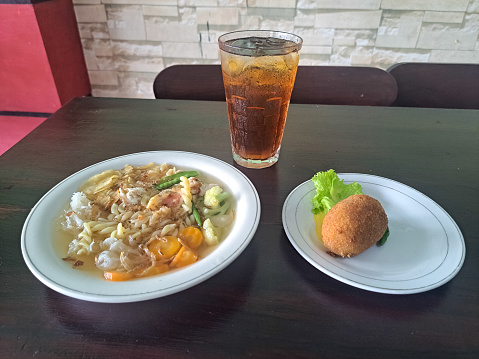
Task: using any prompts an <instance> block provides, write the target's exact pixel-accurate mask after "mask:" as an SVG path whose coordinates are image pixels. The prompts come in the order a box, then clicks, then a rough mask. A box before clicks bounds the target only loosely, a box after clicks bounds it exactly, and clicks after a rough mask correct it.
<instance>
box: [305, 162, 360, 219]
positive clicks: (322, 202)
mask: <svg viewBox="0 0 479 359" xmlns="http://www.w3.org/2000/svg"><path fill="white" fill-rule="evenodd" d="M312 181H313V183H314V185H315V186H316V195H315V196H314V197H313V208H312V209H311V212H313V214H320V213H323V214H324V215H326V213H328V212H329V210H330V209H331V208H333V206H334V205H335V204H336V203H338V202H339V201H342V200H343V199H345V198H348V197H349V196H352V195H353V194H363V190H362V188H361V185H360V184H359V183H356V182H353V183H351V184H344V183H343V180H341V179H339V177H338V175H337V174H336V172H334V170H329V171H325V172H318V173H316V174H315V175H314V176H313V178H312Z"/></svg>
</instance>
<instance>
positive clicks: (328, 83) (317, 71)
mask: <svg viewBox="0 0 479 359" xmlns="http://www.w3.org/2000/svg"><path fill="white" fill-rule="evenodd" d="M153 90H154V93H155V97H156V98H162V99H188V100H207V101H225V94H224V86H223V78H222V73H221V66H220V65H174V66H171V67H167V68H166V69H164V70H163V71H161V72H160V73H159V74H158V76H157V77H156V79H155V81H154V84H153ZM396 93H397V87H396V82H395V80H394V78H393V77H392V76H391V75H390V74H389V73H387V72H386V71H383V70H381V69H377V68H371V67H348V66H299V67H298V73H297V75H296V81H295V84H294V89H293V93H292V95H291V103H303V104H326V105H364V106H389V105H391V104H392V103H393V102H394V100H395V98H396Z"/></svg>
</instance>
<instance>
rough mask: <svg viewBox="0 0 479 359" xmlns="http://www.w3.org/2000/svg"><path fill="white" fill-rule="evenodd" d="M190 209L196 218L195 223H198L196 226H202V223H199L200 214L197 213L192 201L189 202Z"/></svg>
mask: <svg viewBox="0 0 479 359" xmlns="http://www.w3.org/2000/svg"><path fill="white" fill-rule="evenodd" d="M191 210H192V211H193V216H194V217H195V219H196V223H198V226H200V227H202V226H203V224H202V223H201V218H200V214H199V213H198V210H197V209H196V206H195V204H194V203H193V202H191Z"/></svg>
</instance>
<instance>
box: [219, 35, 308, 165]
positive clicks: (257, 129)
mask: <svg viewBox="0 0 479 359" xmlns="http://www.w3.org/2000/svg"><path fill="white" fill-rule="evenodd" d="M218 42H219V48H220V56H221V68H222V72H223V82H224V86H225V93H226V104H227V108H228V120H229V126H230V135H231V148H232V152H233V158H234V160H235V161H236V162H237V163H238V164H239V165H241V166H244V167H248V168H265V167H269V166H272V165H273V164H275V163H276V162H277V161H278V158H279V151H280V148H281V141H282V139H283V131H284V126H285V122H286V116H287V113H288V107H289V101H290V98H291V92H292V91H293V85H294V80H295V78H296V71H297V69H298V62H299V53H300V50H301V46H302V43H303V40H302V39H301V38H300V37H299V36H296V35H293V34H290V33H286V32H281V31H267V30H246V31H235V32H230V33H227V34H224V35H222V36H220V37H219V39H218Z"/></svg>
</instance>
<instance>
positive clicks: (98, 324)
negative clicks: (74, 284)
mask: <svg viewBox="0 0 479 359" xmlns="http://www.w3.org/2000/svg"><path fill="white" fill-rule="evenodd" d="M250 247H251V246H250ZM246 252H248V248H246V249H245V252H244V253H242V254H241V255H240V256H239V257H238V258H237V259H236V260H235V261H234V262H233V263H231V264H230V265H229V266H228V267H227V268H225V269H224V270H223V271H222V272H220V273H218V274H216V275H215V276H213V277H212V278H209V279H208V280H206V281H205V282H203V283H200V284H198V285H196V286H194V287H192V288H189V289H187V290H184V291H182V292H179V293H175V294H172V295H169V296H165V297H162V298H158V299H152V300H147V301H142V302H134V303H120V304H109V303H95V302H88V301H81V300H77V299H74V298H70V297H67V296H64V295H61V294H59V293H56V292H54V291H52V290H50V289H47V288H46V293H45V295H46V302H47V306H48V308H49V310H50V312H51V315H52V316H53V317H54V318H56V319H57V321H58V322H59V323H60V324H61V325H62V326H63V327H65V328H67V329H68V330H71V331H73V332H76V333H77V334H81V335H82V336H86V337H90V338H91V339H92V340H94V341H99V340H107V341H108V342H110V341H112V342H122V343H123V342H126V343H128V342H129V341H132V342H133V343H134V342H135V341H137V340H136V338H143V339H144V338H148V340H149V344H153V343H155V342H162V341H164V340H165V339H169V340H178V339H180V340H194V339H195V335H198V338H201V337H204V333H203V334H201V331H205V330H208V329H212V328H213V327H215V326H216V327H217V326H218V322H224V321H227V320H228V319H227V318H228V317H229V316H232V315H234V313H235V312H236V311H237V310H238V309H239V308H240V307H241V306H242V305H243V303H245V302H246V301H247V297H248V296H249V290H250V287H251V283H252V280H253V275H254V271H255V266H256V256H255V255H254V253H255V251H254V250H249V253H246ZM225 278H226V280H225ZM225 283H226V284H227V285H226V286H225ZM198 340H200V339H198Z"/></svg>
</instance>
